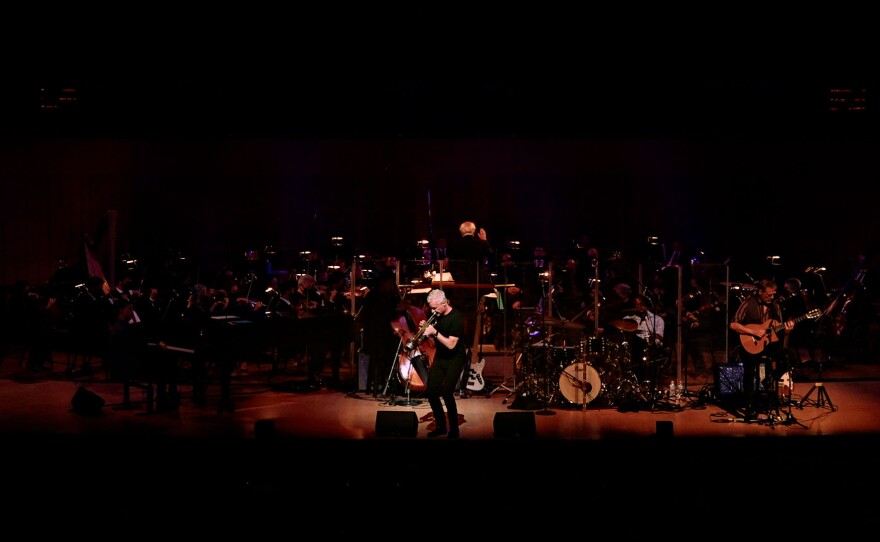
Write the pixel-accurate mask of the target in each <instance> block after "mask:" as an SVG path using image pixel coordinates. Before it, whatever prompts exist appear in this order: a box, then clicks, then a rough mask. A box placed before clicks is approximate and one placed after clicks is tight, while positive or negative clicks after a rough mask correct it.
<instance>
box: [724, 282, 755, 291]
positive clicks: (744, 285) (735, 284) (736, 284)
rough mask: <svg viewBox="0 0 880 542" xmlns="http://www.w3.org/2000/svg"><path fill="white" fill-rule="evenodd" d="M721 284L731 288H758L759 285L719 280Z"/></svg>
mask: <svg viewBox="0 0 880 542" xmlns="http://www.w3.org/2000/svg"><path fill="white" fill-rule="evenodd" d="M718 284H720V285H721V286H729V287H730V288H741V289H743V290H757V289H758V287H757V286H755V285H754V284H749V283H747V282H719V283H718Z"/></svg>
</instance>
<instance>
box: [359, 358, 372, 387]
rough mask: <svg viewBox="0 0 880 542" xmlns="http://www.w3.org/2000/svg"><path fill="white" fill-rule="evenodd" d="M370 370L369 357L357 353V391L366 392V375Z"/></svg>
mask: <svg viewBox="0 0 880 542" xmlns="http://www.w3.org/2000/svg"><path fill="white" fill-rule="evenodd" d="M369 370H370V355H369V354H364V353H363V352H358V391H367V379H368V378H367V375H368V371H369Z"/></svg>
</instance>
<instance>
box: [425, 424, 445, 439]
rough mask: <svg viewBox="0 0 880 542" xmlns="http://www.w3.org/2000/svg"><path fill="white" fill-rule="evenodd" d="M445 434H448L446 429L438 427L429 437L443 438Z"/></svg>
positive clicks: (430, 432) (429, 432) (429, 433)
mask: <svg viewBox="0 0 880 542" xmlns="http://www.w3.org/2000/svg"><path fill="white" fill-rule="evenodd" d="M445 434H446V428H443V429H440V428H439V427H438V428H437V429H434V430H433V431H428V436H429V437H432V438H433V437H440V436H443V435H445Z"/></svg>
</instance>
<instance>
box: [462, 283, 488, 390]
mask: <svg viewBox="0 0 880 542" xmlns="http://www.w3.org/2000/svg"><path fill="white" fill-rule="evenodd" d="M485 310H486V301H485V298H482V297H481V298H480V306H479V307H477V321H476V326H475V327H474V344H473V347H472V348H471V364H470V365H471V367H470V371H468V381H467V386H466V387H467V389H469V390H471V391H481V390H482V389H483V387H484V386H485V385H486V381H485V380H483V367H485V366H486V360H484V359H481V360H480V361H474V360H475V359H476V358H477V357H478V356H479V355H480V352H479V346H480V335H481V333H482V331H483V312H484V311H485Z"/></svg>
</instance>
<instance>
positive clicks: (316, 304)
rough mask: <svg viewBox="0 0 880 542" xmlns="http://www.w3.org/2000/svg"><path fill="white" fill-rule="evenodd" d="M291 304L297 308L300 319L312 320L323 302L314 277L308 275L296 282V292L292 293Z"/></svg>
mask: <svg viewBox="0 0 880 542" xmlns="http://www.w3.org/2000/svg"><path fill="white" fill-rule="evenodd" d="M292 300H293V304H294V306H296V307H298V308H299V317H300V318H312V317H313V316H316V315H317V311H318V309H319V308H320V306H321V305H322V303H323V301H324V297H323V296H322V295H321V291H320V290H319V289H318V286H317V281H316V280H315V277H314V276H312V275H309V274H307V273H306V274H303V275H301V276H300V277H299V278H298V279H297V281H296V291H295V292H294V293H293V299H292Z"/></svg>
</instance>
